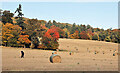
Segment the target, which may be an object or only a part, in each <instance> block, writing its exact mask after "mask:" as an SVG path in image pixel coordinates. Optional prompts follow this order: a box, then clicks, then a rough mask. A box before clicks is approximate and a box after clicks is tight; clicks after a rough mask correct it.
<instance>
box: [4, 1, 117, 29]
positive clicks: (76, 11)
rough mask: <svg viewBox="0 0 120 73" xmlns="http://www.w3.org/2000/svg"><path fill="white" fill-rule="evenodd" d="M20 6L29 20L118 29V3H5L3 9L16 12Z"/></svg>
mask: <svg viewBox="0 0 120 73" xmlns="http://www.w3.org/2000/svg"><path fill="white" fill-rule="evenodd" d="M19 4H22V10H23V14H24V15H25V16H24V17H27V18H37V19H39V20H46V21H49V20H51V21H52V20H56V21H57V22H61V23H71V24H73V23H76V24H85V25H87V24H90V25H91V26H92V27H94V28H97V27H99V28H103V29H108V28H113V29H115V28H118V2H3V3H2V9H3V10H10V11H11V12H14V11H15V10H16V8H17V7H18V5H19Z"/></svg>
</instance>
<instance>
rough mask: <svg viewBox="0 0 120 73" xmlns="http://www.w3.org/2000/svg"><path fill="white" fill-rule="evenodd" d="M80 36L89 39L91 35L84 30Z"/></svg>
mask: <svg viewBox="0 0 120 73" xmlns="http://www.w3.org/2000/svg"><path fill="white" fill-rule="evenodd" d="M80 36H81V39H89V36H88V34H87V33H86V32H85V31H82V32H81V33H80Z"/></svg>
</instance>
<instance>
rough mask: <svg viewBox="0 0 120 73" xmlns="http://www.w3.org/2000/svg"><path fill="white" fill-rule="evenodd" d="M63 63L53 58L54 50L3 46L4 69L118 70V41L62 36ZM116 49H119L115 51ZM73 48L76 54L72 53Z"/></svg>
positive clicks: (60, 52)
mask: <svg viewBox="0 0 120 73" xmlns="http://www.w3.org/2000/svg"><path fill="white" fill-rule="evenodd" d="M59 44H60V45H59V49H60V50H67V51H58V52H57V54H59V55H60V56H61V59H62V62H61V63H51V62H50V61H49V58H50V56H51V55H52V52H53V51H50V50H37V49H29V48H26V49H24V52H25V58H20V51H21V50H23V49H22V48H13V47H2V70H3V71H7V70H10V71H44V70H47V71H118V55H116V56H113V53H117V52H118V44H116V43H111V42H103V41H92V40H80V39H59ZM115 50H116V51H115ZM70 52H73V53H74V54H73V55H70Z"/></svg>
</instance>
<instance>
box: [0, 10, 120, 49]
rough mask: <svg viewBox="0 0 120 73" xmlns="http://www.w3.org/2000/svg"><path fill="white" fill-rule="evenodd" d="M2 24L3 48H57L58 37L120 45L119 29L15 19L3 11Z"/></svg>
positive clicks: (0, 18)
mask: <svg viewBox="0 0 120 73" xmlns="http://www.w3.org/2000/svg"><path fill="white" fill-rule="evenodd" d="M0 13H1V17H0V20H2V21H0V25H2V45H4V46H13V47H23V46H24V47H31V48H43V49H57V48H58V46H59V43H58V39H59V38H70V39H86V40H98V41H106V42H114V43H120V35H119V32H120V29H113V30H112V29H111V28H110V29H107V30H104V29H100V28H93V27H91V26H90V25H87V26H86V25H83V24H78V25H76V24H75V23H73V24H69V23H60V22H56V21H55V20H53V22H52V21H48V22H47V21H45V20H38V19H29V18H25V17H18V18H17V19H16V17H14V14H13V13H11V12H10V11H7V10H5V11H2V10H0Z"/></svg>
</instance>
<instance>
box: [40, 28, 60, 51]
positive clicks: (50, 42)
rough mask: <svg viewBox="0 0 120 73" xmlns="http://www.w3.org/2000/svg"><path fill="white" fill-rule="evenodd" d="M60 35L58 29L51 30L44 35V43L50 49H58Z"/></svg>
mask: <svg viewBox="0 0 120 73" xmlns="http://www.w3.org/2000/svg"><path fill="white" fill-rule="evenodd" d="M58 39H59V33H58V32H57V29H55V28H51V29H48V31H47V32H46V33H45V34H44V36H43V39H42V42H43V44H44V46H46V47H47V48H48V49H58V46H59V44H58Z"/></svg>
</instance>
